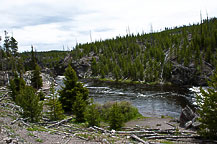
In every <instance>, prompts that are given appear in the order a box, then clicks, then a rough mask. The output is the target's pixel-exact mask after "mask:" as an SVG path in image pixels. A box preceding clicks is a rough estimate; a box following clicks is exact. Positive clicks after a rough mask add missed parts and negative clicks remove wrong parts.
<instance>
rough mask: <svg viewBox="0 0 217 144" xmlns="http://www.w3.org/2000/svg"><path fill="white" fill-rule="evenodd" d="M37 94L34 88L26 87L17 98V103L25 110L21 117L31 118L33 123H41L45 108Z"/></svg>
mask: <svg viewBox="0 0 217 144" xmlns="http://www.w3.org/2000/svg"><path fill="white" fill-rule="evenodd" d="M35 93H36V91H35V89H34V88H32V87H31V86H26V87H25V88H24V89H23V90H21V92H20V94H18V95H17V97H16V103H17V104H18V105H19V106H21V108H22V109H23V111H22V112H21V115H22V116H23V117H24V118H29V121H31V122H37V121H39V119H40V117H41V113H42V107H43V105H42V103H40V102H39V97H38V96H37V95H36V94H35Z"/></svg>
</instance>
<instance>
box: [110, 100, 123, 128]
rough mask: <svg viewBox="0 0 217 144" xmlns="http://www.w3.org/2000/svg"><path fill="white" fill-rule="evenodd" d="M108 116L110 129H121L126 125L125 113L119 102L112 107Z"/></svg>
mask: <svg viewBox="0 0 217 144" xmlns="http://www.w3.org/2000/svg"><path fill="white" fill-rule="evenodd" d="M108 117H109V119H108V122H109V126H110V129H114V130H119V129H120V128H121V127H122V126H123V125H124V115H123V114H122V111H121V109H120V107H119V106H118V103H117V102H116V103H115V104H113V105H112V107H111V108H110V110H109V116H108Z"/></svg>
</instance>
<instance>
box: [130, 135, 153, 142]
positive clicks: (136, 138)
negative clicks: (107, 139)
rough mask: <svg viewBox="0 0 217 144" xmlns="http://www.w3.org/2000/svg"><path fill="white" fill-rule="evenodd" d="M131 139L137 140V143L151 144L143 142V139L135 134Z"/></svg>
mask: <svg viewBox="0 0 217 144" xmlns="http://www.w3.org/2000/svg"><path fill="white" fill-rule="evenodd" d="M131 138H133V139H135V140H137V141H139V142H141V143H143V144H149V142H146V141H144V140H142V139H141V138H139V137H138V136H136V135H134V134H133V135H131Z"/></svg>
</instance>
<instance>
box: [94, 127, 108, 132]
mask: <svg viewBox="0 0 217 144" xmlns="http://www.w3.org/2000/svg"><path fill="white" fill-rule="evenodd" d="M93 128H94V129H96V130H99V131H101V132H103V133H111V132H110V131H109V130H105V129H103V128H100V127H97V126H93Z"/></svg>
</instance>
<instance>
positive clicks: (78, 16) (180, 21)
mask: <svg viewBox="0 0 217 144" xmlns="http://www.w3.org/2000/svg"><path fill="white" fill-rule="evenodd" d="M200 13H201V14H202V17H203V18H206V17H207V15H208V17H217V0H0V36H1V37H2V38H4V31H5V30H7V31H8V35H10V36H13V37H14V38H15V39H16V40H17V41H18V46H19V51H20V52H23V51H30V50H31V45H33V46H34V48H35V49H36V51H49V50H72V49H73V48H74V47H75V45H76V43H86V42H91V41H96V40H104V39H109V38H115V37H116V36H123V35H126V34H127V33H134V34H137V33H149V32H150V31H151V27H152V28H153V31H154V32H157V31H161V30H164V28H165V27H175V26H182V25H189V24H193V23H195V24H196V23H198V22H199V21H200ZM2 43H3V42H2V41H1V44H2Z"/></svg>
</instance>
